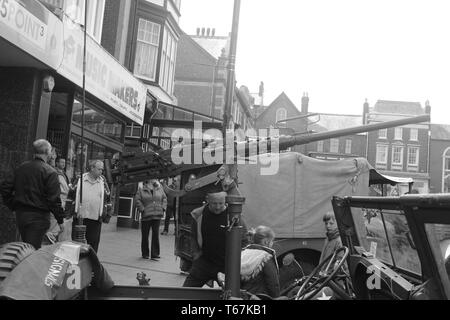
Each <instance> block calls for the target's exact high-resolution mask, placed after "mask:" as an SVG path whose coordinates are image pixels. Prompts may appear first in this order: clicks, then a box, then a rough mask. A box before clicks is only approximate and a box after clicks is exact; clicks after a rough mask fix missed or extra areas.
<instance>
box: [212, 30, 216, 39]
mask: <svg viewBox="0 0 450 320" xmlns="http://www.w3.org/2000/svg"><path fill="white" fill-rule="evenodd" d="M215 35H216V29H215V28H213V29H212V37H213V38H214V37H215Z"/></svg>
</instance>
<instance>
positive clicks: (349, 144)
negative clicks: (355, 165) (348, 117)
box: [345, 139, 352, 154]
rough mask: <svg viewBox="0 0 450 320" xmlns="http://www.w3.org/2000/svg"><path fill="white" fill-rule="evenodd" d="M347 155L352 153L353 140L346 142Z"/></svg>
mask: <svg viewBox="0 0 450 320" xmlns="http://www.w3.org/2000/svg"><path fill="white" fill-rule="evenodd" d="M345 153H346V154H351V153H352V140H350V139H347V140H345Z"/></svg>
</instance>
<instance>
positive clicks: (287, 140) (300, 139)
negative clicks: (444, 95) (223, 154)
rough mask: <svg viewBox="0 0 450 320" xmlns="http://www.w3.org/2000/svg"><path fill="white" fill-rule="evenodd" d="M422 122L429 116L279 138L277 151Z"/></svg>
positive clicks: (428, 118)
mask: <svg viewBox="0 0 450 320" xmlns="http://www.w3.org/2000/svg"><path fill="white" fill-rule="evenodd" d="M422 122H430V115H429V114H426V115H422V116H418V117H411V118H406V119H400V120H393V121H386V122H381V123H374V124H368V125H363V126H358V127H353V128H347V129H341V130H333V131H328V132H320V133H314V134H311V135H308V136H296V137H280V138H279V149H280V150H284V149H287V148H290V147H293V146H297V145H303V144H308V143H311V142H315V141H321V140H326V139H332V138H337V137H345V136H349V135H353V134H358V133H363V132H371V131H377V130H382V129H387V128H393V127H399V126H404V125H408V124H416V123H422Z"/></svg>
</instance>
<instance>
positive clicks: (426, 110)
mask: <svg viewBox="0 0 450 320" xmlns="http://www.w3.org/2000/svg"><path fill="white" fill-rule="evenodd" d="M425 113H426V114H431V106H430V101H429V100H427V101H426V102H425Z"/></svg>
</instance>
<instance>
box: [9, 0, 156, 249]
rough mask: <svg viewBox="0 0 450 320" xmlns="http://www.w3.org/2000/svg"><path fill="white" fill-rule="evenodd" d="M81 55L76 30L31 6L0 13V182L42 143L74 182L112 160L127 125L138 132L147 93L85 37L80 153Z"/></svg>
mask: <svg viewBox="0 0 450 320" xmlns="http://www.w3.org/2000/svg"><path fill="white" fill-rule="evenodd" d="M83 49H84V33H83V30H82V29H81V27H80V26H79V25H77V24H74V23H73V22H72V21H71V20H70V19H69V18H67V17H66V16H62V17H58V16H56V15H55V14H53V13H52V12H50V11H49V10H48V9H47V8H46V7H45V6H43V5H42V4H41V3H40V2H39V1H36V0H27V1H20V3H19V1H15V0H9V1H8V5H7V6H0V86H1V88H2V89H1V90H0V159H1V161H0V180H3V178H4V177H5V176H6V175H8V174H9V173H10V172H11V171H12V170H13V169H14V168H16V167H17V166H18V165H20V164H21V163H22V162H24V161H26V160H29V159H31V158H32V143H33V141H35V140H36V139H41V138H44V139H45V138H46V139H48V140H49V141H50V142H51V143H52V145H53V146H54V147H55V149H56V152H57V154H58V155H59V156H62V157H64V158H66V159H67V173H68V176H69V177H70V179H72V180H73V181H74V180H75V179H76V177H77V175H79V173H80V172H81V170H82V168H83V169H84V170H86V169H87V167H88V161H89V160H104V159H113V158H117V157H119V155H120V153H121V152H123V150H124V141H125V128H126V126H127V124H130V123H133V124H136V125H142V124H143V122H144V115H145V111H146V105H147V104H148V102H151V98H150V97H149V96H148V93H147V88H146V87H145V86H144V85H143V83H142V82H141V81H139V80H138V79H136V78H135V77H134V76H133V75H132V74H131V73H130V72H129V71H128V70H127V69H126V68H124V67H123V66H122V65H121V64H120V63H119V62H118V61H116V60H115V59H114V58H113V57H112V56H111V55H110V54H109V53H108V52H107V51H106V50H104V49H103V48H102V47H101V46H100V45H99V44H98V43H97V42H95V41H94V40H93V39H92V38H91V37H89V36H88V38H87V45H86V51H87V55H86V73H85V80H86V82H85V88H86V90H85V103H84V119H85V121H84V137H83V145H82V143H81V142H82V138H81V136H82V107H83V90H82V87H83ZM149 104H150V105H151V103H149ZM82 152H83V153H84V157H83V163H81V154H82ZM10 217H11V213H10V212H8V210H7V209H6V208H5V207H4V206H1V207H0V225H3V227H0V235H1V236H0V243H4V242H9V241H14V240H15V239H14V236H15V235H13V233H14V232H15V228H14V227H13V226H12V223H13V222H14V221H13V219H11V218H10Z"/></svg>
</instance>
